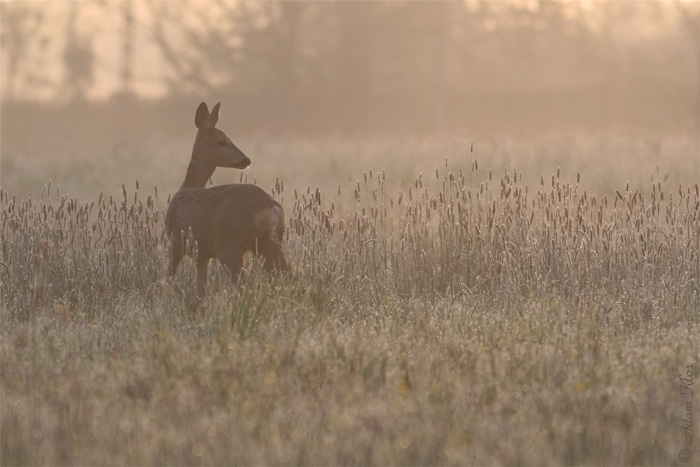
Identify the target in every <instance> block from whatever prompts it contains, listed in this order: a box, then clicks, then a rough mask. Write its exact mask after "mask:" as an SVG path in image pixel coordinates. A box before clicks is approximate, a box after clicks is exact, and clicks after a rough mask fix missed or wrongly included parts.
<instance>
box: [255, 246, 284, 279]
mask: <svg viewBox="0 0 700 467" xmlns="http://www.w3.org/2000/svg"><path fill="white" fill-rule="evenodd" d="M258 252H259V253H260V255H262V257H263V258H264V259H265V262H264V263H263V268H264V269H265V270H266V271H268V272H269V271H274V270H277V271H280V272H287V271H288V270H289V264H288V263H287V259H286V258H285V257H284V251H282V245H280V244H279V242H277V241H276V240H272V239H268V240H265V241H263V242H260V244H259V246H258Z"/></svg>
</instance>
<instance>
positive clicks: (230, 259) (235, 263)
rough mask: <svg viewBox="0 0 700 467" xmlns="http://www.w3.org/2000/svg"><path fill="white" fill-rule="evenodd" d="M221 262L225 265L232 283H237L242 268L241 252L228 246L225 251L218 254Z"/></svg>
mask: <svg viewBox="0 0 700 467" xmlns="http://www.w3.org/2000/svg"><path fill="white" fill-rule="evenodd" d="M218 259H219V261H221V264H223V265H224V266H226V269H228V273H229V274H230V275H231V280H232V281H233V283H234V285H235V284H237V283H238V279H239V278H240V276H241V271H242V270H243V252H241V251H239V250H238V249H235V248H229V249H227V251H225V252H223V253H222V254H220V255H218Z"/></svg>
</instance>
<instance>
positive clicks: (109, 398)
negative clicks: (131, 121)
mask: <svg viewBox="0 0 700 467" xmlns="http://www.w3.org/2000/svg"><path fill="white" fill-rule="evenodd" d="M550 170H551V172H553V173H552V174H549V175H542V176H540V177H539V180H536V181H535V183H532V181H531V180H530V183H527V182H524V181H523V175H522V173H521V172H520V171H518V170H515V169H512V168H511V169H506V170H504V171H499V172H496V171H492V170H490V169H483V168H480V167H479V163H477V161H472V162H471V163H468V164H467V165H466V166H464V167H460V166H458V165H451V164H450V162H449V160H446V161H445V163H444V164H441V166H440V167H438V168H436V169H435V170H434V171H431V172H429V173H428V172H424V173H422V174H417V175H416V177H415V179H414V180H413V181H411V182H408V183H401V182H399V183H393V182H391V178H392V176H393V173H394V170H393V169H386V170H380V171H376V170H366V171H365V172H364V173H363V174H362V175H361V176H360V177H359V180H356V181H341V182H339V183H338V187H337V189H332V190H329V189H325V188H324V189H321V188H312V187H308V188H304V189H302V188H300V187H298V186H297V188H288V187H285V184H284V183H283V182H282V181H281V180H277V182H276V183H275V184H274V187H273V188H272V190H271V191H272V192H273V195H274V196H275V197H276V198H278V199H280V200H282V201H283V204H284V206H285V209H286V211H287V218H288V234H287V237H288V238H287V239H286V249H287V251H288V255H289V257H290V259H291V261H292V263H293V268H294V272H293V274H291V275H288V276H281V277H277V276H269V275H266V274H265V273H264V272H263V271H262V268H261V266H260V264H259V263H258V262H257V261H256V260H255V259H253V258H251V259H250V261H249V263H248V264H247V271H246V275H245V279H244V281H243V282H242V283H241V284H240V285H239V286H238V287H237V288H236V287H234V286H233V285H232V284H230V281H229V280H228V278H227V276H226V274H225V271H223V269H222V268H221V267H218V266H217V267H213V268H211V272H210V280H211V286H210V287H209V290H210V292H211V293H210V294H209V296H208V297H207V299H206V301H205V302H204V303H199V302H198V301H197V299H196V298H195V292H194V273H193V269H194V268H193V266H192V264H191V262H189V261H188V262H186V264H185V265H184V266H185V267H182V268H181V269H180V272H179V275H178V276H177V278H176V281H175V282H176V284H175V285H177V287H178V288H179V289H180V290H181V291H182V294H179V293H177V292H175V291H174V287H173V285H171V284H169V283H167V282H166V281H165V280H164V277H165V271H166V269H167V268H166V259H167V250H168V242H167V239H166V237H165V234H164V229H163V206H164V205H165V203H166V202H167V197H165V199H163V198H164V195H163V194H162V193H159V192H158V191H157V190H155V189H154V190H153V193H148V194H145V193H144V192H143V191H142V190H140V189H139V186H138V184H136V186H134V187H133V188H128V187H127V186H122V193H121V196H116V197H115V196H102V195H101V196H99V197H98V198H97V199H95V200H94V201H89V202H78V201H77V200H75V199H72V198H70V197H68V196H60V195H58V194H56V190H55V188H54V187H51V186H50V185H47V186H46V189H45V191H44V192H42V193H41V195H40V196H39V197H38V198H37V199H32V198H25V199H17V198H16V197H15V196H13V195H11V194H9V193H8V192H6V191H1V192H0V207H1V210H0V234H1V235H2V260H1V264H0V277H1V278H2V301H1V306H2V308H1V310H0V313H1V317H2V333H1V336H2V341H1V342H2V343H1V346H2V347H1V354H0V363H1V367H0V369H1V371H2V374H1V378H0V390H1V394H0V396H1V397H0V430H1V432H0V435H1V436H0V448H1V449H0V463H2V464H3V465H17V464H24V465H27V464H115V465H123V464H130V465H132V464H178V465H184V464H188V465H190V464H195V465H202V464H299V463H301V464H419V465H425V464H614V465H619V464H652V465H656V464H669V463H674V462H675V460H676V459H677V458H678V452H679V450H680V449H682V448H683V447H684V444H683V442H684V439H683V437H682V434H681V433H680V432H679V430H678V427H677V417H678V416H679V414H681V413H682V409H684V407H685V406H684V401H683V400H681V398H680V397H679V395H678V389H677V378H678V376H677V375H678V373H679V372H680V371H681V369H684V368H685V367H686V365H696V367H697V365H700V358H698V357H700V349H699V348H698V346H697V342H698V336H699V335H700V333H699V332H698V330H699V327H698V326H699V325H700V311H699V310H700V193H699V188H698V184H697V183H693V184H689V185H681V186H670V185H668V184H666V183H665V182H663V181H659V180H655V181H653V182H651V181H650V182H649V183H648V184H646V185H643V184H638V185H635V184H630V183H628V184H626V185H625V184H622V186H620V187H619V188H618V189H617V191H615V192H614V194H601V193H597V192H596V193H594V192H591V191H589V189H588V188H587V186H586V184H585V175H584V177H583V178H584V180H582V176H581V175H579V174H569V175H568V176H565V174H563V173H561V172H560V170H557V169H556V168H551V169H550ZM637 175H638V174H631V176H630V177H629V178H630V179H632V178H633V177H636V176H637ZM642 178H644V179H649V178H647V177H642ZM387 180H388V181H389V182H387ZM649 180H650V179H649ZM390 182H391V183H390ZM695 454H696V455H698V456H700V452H697V453H695Z"/></svg>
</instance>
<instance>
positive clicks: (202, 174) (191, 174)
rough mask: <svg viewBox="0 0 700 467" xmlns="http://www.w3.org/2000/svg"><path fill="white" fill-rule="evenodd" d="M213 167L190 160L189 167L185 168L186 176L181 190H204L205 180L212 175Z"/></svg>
mask: <svg viewBox="0 0 700 467" xmlns="http://www.w3.org/2000/svg"><path fill="white" fill-rule="evenodd" d="M214 169H215V167H214V166H213V165H209V164H206V163H202V162H201V161H197V160H196V159H194V158H192V160H191V161H190V165H189V167H187V175H185V181H184V182H182V187H181V188H204V187H205V186H206V184H207V180H209V178H210V177H211V175H212V174H213V173H214Z"/></svg>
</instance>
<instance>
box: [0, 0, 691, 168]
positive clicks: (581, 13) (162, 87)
mask: <svg viewBox="0 0 700 467" xmlns="http://www.w3.org/2000/svg"><path fill="white" fill-rule="evenodd" d="M0 8H1V9H2V11H1V13H2V14H1V16H0V21H1V26H2V28H1V31H2V47H1V52H2V53H1V57H2V70H3V71H2V82H1V95H0V96H1V99H2V101H1V108H0V110H1V114H2V115H1V117H2V119H1V135H0V137H1V140H0V141H1V150H2V156H3V159H5V157H7V156H14V157H19V156H23V155H32V156H38V155H41V154H46V153H52V154H56V153H61V152H70V151H72V150H74V149H76V148H77V149H82V150H84V149H86V148H92V147H101V148H105V147H118V146H123V145H127V146H128V145H130V144H135V143H136V142H139V141H143V140H147V139H153V138H156V139H166V140H167V139H168V138H171V137H172V138H178V137H182V135H183V134H186V135H187V138H191V133H192V113H193V109H194V108H195V107H196V105H197V104H198V103H199V102H200V101H202V100H205V101H207V102H209V103H210V104H213V103H215V102H218V101H220V102H222V108H223V109H224V112H226V117H225V118H226V121H227V122H228V125H229V128H235V129H236V132H237V133H238V134H244V135H246V134H256V135H269V136H270V137H275V136H308V137H324V136H328V135H336V136H338V135H341V136H342V135H347V136H353V137H371V136H376V135H387V134H392V135H429V136H432V137H434V136H438V137H440V136H442V135H455V134H457V135H470V136H471V137H474V136H475V135H476V136H477V137H478V136H479V135H486V134H491V135H493V134H497V135H512V136H518V135H522V134H528V133H532V132H535V133H542V132H557V131H598V132H601V131H602V132H617V133H619V132H623V133H626V134H632V135H635V134H639V135H644V134H649V133H660V134H674V135H681V136H689V137H694V135H697V134H698V131H699V129H700V118H699V114H700V97H699V93H698V88H699V76H700V73H699V70H700V3H697V2H680V1H675V2H652V1H650V2H588V1H579V2H576V1H574V2H555V1H514V2H500V1H499V2H491V1H483V2H478V1H463V2H457V1H452V2H401V1H398V2H311V1H300V2H286V1H280V2H232V1H223V2H140V1H120V2H9V3H8V2H3V3H1V4H0Z"/></svg>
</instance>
